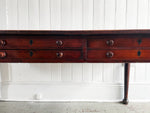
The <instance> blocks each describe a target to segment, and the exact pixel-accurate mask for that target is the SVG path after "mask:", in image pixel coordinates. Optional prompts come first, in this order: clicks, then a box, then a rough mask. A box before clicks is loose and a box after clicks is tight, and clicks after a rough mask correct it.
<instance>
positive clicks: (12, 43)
mask: <svg viewBox="0 0 150 113" xmlns="http://www.w3.org/2000/svg"><path fill="white" fill-rule="evenodd" d="M53 48H54V49H56V48H64V49H65V48H66V49H67V48H73V49H74V48H76V49H77V48H79V49H81V48H82V39H75V38H73V39H70V38H68V39H66V38H58V37H56V38H55V39H54V38H53V37H52V38H50V37H46V36H44V37H42V36H41V37H39V36H37V37H26V38H25V37H23V36H22V37H21V36H18V37H17V38H16V37H14V38H13V37H12V36H11V37H8V36H7V37H5V38H3V37H0V49H53Z"/></svg>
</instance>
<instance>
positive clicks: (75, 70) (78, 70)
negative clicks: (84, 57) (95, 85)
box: [72, 63, 83, 81]
mask: <svg viewBox="0 0 150 113" xmlns="http://www.w3.org/2000/svg"><path fill="white" fill-rule="evenodd" d="M82 68H83V65H82V64H79V63H75V64H72V80H73V81H82V73H83V70H82Z"/></svg>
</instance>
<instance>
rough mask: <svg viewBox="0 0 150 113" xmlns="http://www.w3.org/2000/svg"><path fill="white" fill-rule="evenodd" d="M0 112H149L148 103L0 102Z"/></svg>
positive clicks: (149, 104) (149, 105)
mask: <svg viewBox="0 0 150 113" xmlns="http://www.w3.org/2000/svg"><path fill="white" fill-rule="evenodd" d="M0 113H150V103H130V104H129V105H123V104H120V103H96V102H53V103H48V102H40V103H38V102H0Z"/></svg>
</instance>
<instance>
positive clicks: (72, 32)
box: [0, 29, 150, 35]
mask: <svg viewBox="0 0 150 113" xmlns="http://www.w3.org/2000/svg"><path fill="white" fill-rule="evenodd" d="M2 34H5V35H13V34H15V35H100V34H150V29H132V30H0V35H2Z"/></svg>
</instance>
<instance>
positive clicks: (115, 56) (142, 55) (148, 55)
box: [87, 50, 150, 62]
mask: <svg viewBox="0 0 150 113" xmlns="http://www.w3.org/2000/svg"><path fill="white" fill-rule="evenodd" d="M87 60H88V61H101V62H111V61H120V62H122V61H150V50H89V51H88V54H87Z"/></svg>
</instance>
